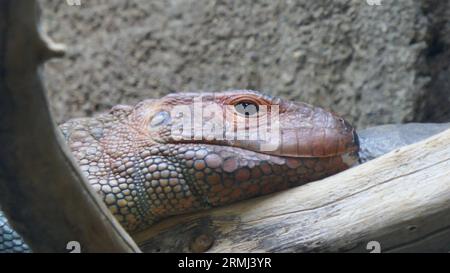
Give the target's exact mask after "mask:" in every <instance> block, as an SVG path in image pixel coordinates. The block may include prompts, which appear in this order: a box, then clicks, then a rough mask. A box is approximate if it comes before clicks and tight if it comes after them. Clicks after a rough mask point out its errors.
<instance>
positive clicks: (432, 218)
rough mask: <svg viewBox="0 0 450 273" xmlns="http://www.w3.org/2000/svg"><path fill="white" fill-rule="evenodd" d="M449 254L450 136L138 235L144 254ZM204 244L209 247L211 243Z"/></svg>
mask: <svg viewBox="0 0 450 273" xmlns="http://www.w3.org/2000/svg"><path fill="white" fill-rule="evenodd" d="M200 235H203V237H205V236H206V237H207V238H209V240H210V241H213V243H212V247H211V248H209V249H208V243H203V250H207V251H210V252H292V251H294V252H323V251H325V252H335V251H351V252H369V251H368V250H367V249H366V247H367V243H368V242H370V241H378V242H379V243H380V245H381V251H382V252H408V251H419V252H420V251H436V252H443V251H445V252H447V251H449V250H450V130H447V131H445V132H443V133H441V134H438V135H436V136H434V137H431V138H429V139H426V140H424V141H422V142H419V143H416V144H413V145H409V146H406V147H403V148H400V149H398V150H395V151H393V152H390V153H388V154H386V155H384V156H382V157H379V158H377V159H375V160H373V161H370V162H368V163H366V164H363V165H360V166H357V167H355V168H352V169H350V170H347V171H345V172H342V173H339V174H337V175H334V176H332V177H329V178H326V179H323V180H321V181H317V182H313V183H310V184H307V185H304V186H301V187H297V188H293V189H290V190H287V191H284V192H280V193H276V194H272V195H270V196H265V197H260V198H257V199H253V200H248V201H245V202H242V203H239V204H235V205H231V206H227V207H223V208H217V209H213V210H210V211H203V212H199V213H195V214H191V215H185V216H178V217H174V218H170V219H167V220H165V221H163V222H161V223H159V224H157V225H155V226H154V227H152V228H151V229H149V230H147V231H145V232H142V233H140V234H136V235H135V236H134V237H135V239H136V241H137V242H139V243H140V246H141V248H142V249H143V251H148V252H155V251H159V252H189V251H191V250H192V249H194V250H197V251H198V249H202V244H201V243H200V247H199V246H198V245H197V244H198V240H197V241H196V238H198V237H199V236H200ZM204 241H205V240H203V242H204ZM200 242H202V241H201V240H200Z"/></svg>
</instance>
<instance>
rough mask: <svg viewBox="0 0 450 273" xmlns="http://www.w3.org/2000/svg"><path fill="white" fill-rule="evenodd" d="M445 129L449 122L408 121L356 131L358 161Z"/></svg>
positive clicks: (375, 156) (448, 127)
mask: <svg viewBox="0 0 450 273" xmlns="http://www.w3.org/2000/svg"><path fill="white" fill-rule="evenodd" d="M447 129H450V123H408V124H388V125H380V126H375V127H371V128H367V129H364V130H361V131H358V136H359V142H360V151H359V157H360V162H361V163H364V162H366V161H369V160H372V159H374V158H377V157H379V156H382V155H384V154H386V153H388V152H390V151H393V150H395V149H398V148H400V147H402V146H406V145H409V144H413V143H416V142H419V141H421V140H424V139H426V138H429V137H431V136H433V135H435V134H438V133H441V132H443V131H445V130H447Z"/></svg>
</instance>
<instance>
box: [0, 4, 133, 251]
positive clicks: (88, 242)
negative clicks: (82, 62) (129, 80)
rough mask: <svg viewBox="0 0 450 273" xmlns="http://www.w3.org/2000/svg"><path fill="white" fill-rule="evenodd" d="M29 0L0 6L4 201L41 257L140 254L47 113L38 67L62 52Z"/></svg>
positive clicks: (0, 190) (0, 185) (0, 187)
mask: <svg viewBox="0 0 450 273" xmlns="http://www.w3.org/2000/svg"><path fill="white" fill-rule="evenodd" d="M37 11H38V9H37V6H36V3H35V1H31V0H2V1H0V143H1V147H0V203H1V207H2V209H3V210H4V212H5V213H6V214H7V216H8V218H9V220H10V222H11V224H12V225H13V227H14V228H15V229H16V230H17V231H18V232H19V233H20V234H21V235H22V236H23V238H24V239H25V241H26V242H27V243H28V244H29V245H30V247H31V248H32V250H33V251H36V252H67V250H66V246H67V244H68V243H69V242H70V241H78V242H79V243H80V244H81V251H85V252H138V251H139V248H138V247H137V246H136V244H135V243H134V242H133V240H132V239H131V237H129V235H128V234H127V233H126V232H125V231H124V230H123V228H122V227H121V226H120V225H119V223H118V222H117V221H116V220H115V218H114V217H113V216H112V215H111V213H110V212H109V211H108V210H107V208H106V206H105V205H104V203H103V202H102V201H101V200H100V198H99V197H98V196H97V194H96V193H95V192H94V191H93V189H92V188H91V187H90V186H89V184H88V183H87V181H86V180H85V179H84V178H83V177H82V175H81V174H80V172H79V170H78V167H76V164H75V163H74V161H73V160H72V159H71V156H70V152H69V151H68V150H67V149H66V148H65V144H63V141H62V137H60V135H59V134H60V132H59V131H57V130H56V129H55V126H54V123H53V120H52V118H51V115H50V113H49V109H48V105H47V101H46V98H45V90H44V88H43V86H42V83H41V80H40V77H39V75H38V68H39V64H40V63H42V62H44V61H45V60H46V59H48V58H50V57H53V56H58V55H61V54H62V47H60V46H56V45H54V44H52V43H51V42H50V40H49V39H48V38H47V37H45V36H43V35H42V34H41V33H40V32H38V30H37V21H38V20H37V19H38V18H37V13H36V12H37Z"/></svg>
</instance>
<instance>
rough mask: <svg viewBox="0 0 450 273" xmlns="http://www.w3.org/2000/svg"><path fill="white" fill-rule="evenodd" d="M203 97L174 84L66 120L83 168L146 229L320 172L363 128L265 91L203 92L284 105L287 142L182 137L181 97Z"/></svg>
mask: <svg viewBox="0 0 450 273" xmlns="http://www.w3.org/2000/svg"><path fill="white" fill-rule="evenodd" d="M198 97H199V94H196V93H184V94H183V93H178V94H171V95H168V96H166V97H163V98H161V99H155V100H146V101H143V102H141V103H139V104H137V105H136V106H134V107H131V106H116V107H114V108H113V109H112V110H111V111H110V112H109V113H107V114H103V115H100V116H98V117H95V118H85V119H75V120H71V121H69V122H67V123H65V124H63V125H61V126H60V128H61V130H62V132H63V134H64V136H65V138H66V141H67V143H68V145H69V147H70V149H71V150H72V152H73V155H74V156H75V158H76V160H77V161H78V163H79V166H80V168H81V170H82V172H83V173H84V174H85V175H86V177H87V178H88V180H89V182H90V183H91V184H92V186H93V187H94V189H95V190H96V191H98V193H99V194H100V195H101V196H102V197H103V200H104V201H105V203H106V204H107V206H108V207H109V209H110V210H111V212H112V213H113V214H114V215H115V216H116V217H117V219H118V220H119V221H120V222H121V223H122V224H123V225H124V227H125V228H126V229H127V230H128V231H130V232H134V231H137V230H141V229H144V228H146V227H148V226H149V225H151V224H152V223H154V222H155V221H158V220H160V219H162V218H165V217H168V216H170V215H176V214H182V213H186V212H191V211H197V210H201V209H207V208H211V207H216V206H221V205H225V204H229V203H232V202H235V201H238V200H243V199H248V198H251V197H254V196H259V195H263V194H268V193H272V192H275V191H279V190H283V189H286V188H289V187H292V186H297V185H301V184H304V183H307V182H310V181H314V180H318V179H321V178H324V177H327V176H329V175H332V174H335V173H337V172H340V171H342V170H345V169H347V168H348V167H349V166H350V165H352V164H353V163H354V162H356V159H357V158H356V157H357V156H356V154H357V151H358V141H357V136H356V134H355V132H354V129H353V128H352V127H351V126H350V125H349V124H348V123H347V122H345V121H344V120H343V119H342V118H340V117H338V116H336V115H334V114H332V113H330V112H327V111H324V110H322V109H320V108H316V107H313V106H310V105H307V104H304V103H294V102H290V101H284V100H281V99H279V98H272V97H269V96H264V95H262V94H260V93H258V92H255V91H246V90H239V91H228V92H221V93H203V94H201V98H202V102H203V104H202V108H203V110H207V109H210V108H211V107H213V105H214V106H216V107H217V106H218V107H219V108H222V109H225V107H226V106H227V105H230V104H231V105H236V104H239V103H241V102H243V101H245V102H246V103H247V102H250V103H253V104H257V105H259V106H261V105H279V109H280V116H279V118H280V123H279V125H280V131H281V135H280V137H281V138H280V140H281V145H280V147H279V148H278V149H277V150H275V151H268V152H261V151H259V147H260V146H259V145H260V144H261V141H251V140H244V141H242V140H240V141H239V140H232V141H228V140H211V139H205V138H202V139H195V138H194V137H193V136H192V138H191V139H188V140H186V139H184V140H178V139H177V138H175V137H174V135H173V134H172V133H171V129H172V125H174V124H176V123H177V122H179V121H180V119H181V117H178V116H172V115H171V111H172V109H173V108H174V107H175V106H177V105H185V106H187V107H189V109H191V110H192V108H193V102H194V100H195V99H196V98H197V99H198ZM196 110H199V109H196ZM223 118H224V116H220V115H219V116H213V117H211V118H209V120H208V121H209V122H213V123H215V124H216V123H219V122H221V121H223ZM239 118H243V117H242V116H239V113H236V115H234V116H232V117H228V116H227V117H225V120H226V124H230V123H233V122H235V121H236V119H239ZM250 129H251V128H250ZM253 129H255V128H253ZM256 129H257V128H256ZM196 130H198V128H195V130H193V132H195V131H196Z"/></svg>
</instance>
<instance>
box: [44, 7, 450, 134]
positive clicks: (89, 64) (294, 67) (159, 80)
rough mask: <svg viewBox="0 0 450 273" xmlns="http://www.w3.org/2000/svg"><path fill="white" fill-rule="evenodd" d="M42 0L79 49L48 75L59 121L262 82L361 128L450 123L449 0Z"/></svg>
mask: <svg viewBox="0 0 450 273" xmlns="http://www.w3.org/2000/svg"><path fill="white" fill-rule="evenodd" d="M381 3H382V5H381V6H370V5H368V4H367V3H366V1H365V0H316V1H311V0H297V1H294V0H291V1H288V0H282V1H272V0H261V1H250V0H243V1H232V0H228V1H225V0H223V1H219V0H154V1H147V0H135V1H131V0H81V6H69V5H67V3H66V1H61V0H41V4H42V6H43V8H44V11H43V20H44V24H45V28H46V29H47V31H48V32H49V34H50V36H51V37H52V38H53V39H54V40H55V41H57V42H63V43H65V44H67V45H68V46H69V52H68V54H67V56H66V57H65V58H64V59H60V60H54V61H51V62H49V63H47V64H46V66H45V70H44V76H45V77H46V85H47V88H48V90H49V97H50V100H51V106H52V111H53V112H54V114H55V116H56V119H57V121H58V122H62V121H65V120H67V119H69V118H73V117H81V116H91V115H94V114H95V113H98V112H101V111H105V110H107V109H109V108H110V107H111V106H113V105H116V104H119V103H121V104H135V103H136V102H138V101H140V100H142V99H145V98H154V97H160V96H162V95H164V94H167V93H170V92H177V91H221V90H228V89H255V90H260V91H263V92H265V93H269V94H275V95H279V96H282V97H284V98H289V99H295V100H301V101H305V102H308V103H311V104H314V105H318V106H322V107H324V108H327V109H331V110H333V111H335V112H337V113H340V114H341V115H343V116H344V117H346V118H347V119H348V120H349V121H350V122H352V123H354V124H355V125H356V126H357V127H358V128H364V127H367V126H371V125H375V124H384V123H401V122H410V121H419V122H424V121H434V122H443V121H450V77H449V76H450V1H442V0H411V1H394V0H382V1H381Z"/></svg>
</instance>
